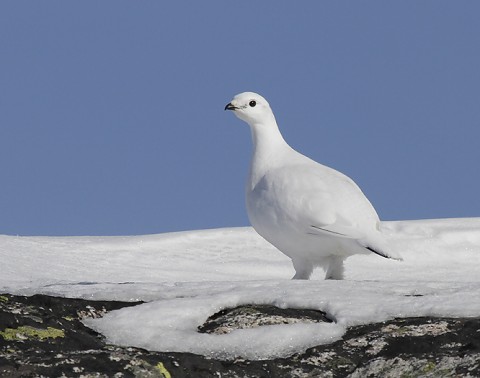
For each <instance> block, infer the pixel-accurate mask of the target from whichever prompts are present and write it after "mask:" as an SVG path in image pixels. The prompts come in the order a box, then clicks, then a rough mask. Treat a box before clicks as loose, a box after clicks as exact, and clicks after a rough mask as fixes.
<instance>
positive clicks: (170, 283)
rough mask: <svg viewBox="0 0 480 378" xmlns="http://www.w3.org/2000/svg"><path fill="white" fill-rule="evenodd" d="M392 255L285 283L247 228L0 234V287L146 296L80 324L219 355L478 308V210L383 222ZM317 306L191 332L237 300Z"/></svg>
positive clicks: (293, 346) (273, 350) (277, 349)
mask: <svg viewBox="0 0 480 378" xmlns="http://www.w3.org/2000/svg"><path fill="white" fill-rule="evenodd" d="M382 227H383V231H384V232H385V234H386V235H387V236H388V242H389V245H390V247H391V248H392V249H394V251H395V252H397V253H398V254H400V255H401V256H402V257H403V258H404V261H402V262H398V261H393V260H387V259H383V258H381V257H379V256H377V255H373V254H372V255H369V256H354V257H351V258H349V259H348V260H347V262H346V280H344V281H323V272H322V271H316V272H315V273H314V275H313V279H312V280H311V281H291V280H290V278H291V276H293V274H294V270H293V268H292V266H291V263H290V261H289V259H288V258H286V257H285V256H284V255H283V254H281V253H280V252H278V251H277V250H275V248H273V247H272V246H270V245H269V244H268V243H266V242H265V241H264V240H263V239H261V238H260V237H259V236H258V235H257V234H256V233H255V232H254V231H253V230H252V229H251V228H230V229H217V230H205V231H190V232H179V233H170V234H160V235H147V236H129V237H16V236H0V261H1V269H0V292H8V293H12V294H26V295H30V294H35V293H43V294H49V295H62V296H67V297H75V298H88V299H111V300H127V301H137V300H143V301H146V302H148V303H145V304H141V305H138V306H135V307H130V308H125V309H121V310H118V311H114V312H111V313H109V314H107V315H106V316H105V317H104V318H102V319H96V320H91V321H88V325H89V326H91V327H92V328H94V329H96V330H98V331H99V332H102V333H103V334H105V335H106V336H107V338H108V339H109V341H111V342H113V343H116V344H121V345H130V346H139V347H143V348H146V349H150V350H158V351H179V352H193V353H199V354H204V355H211V356H215V357H221V358H233V357H237V356H241V357H246V358H250V359H264V358H271V357H276V356H286V355H289V354H291V353H294V352H299V351H302V350H304V349H306V348H308V347H311V346H313V345H318V344H320V343H328V342H331V341H334V340H336V339H339V338H341V337H342V335H343V334H344V332H345V330H346V328H347V327H348V326H352V325H358V324H366V323H372V322H378V321H383V320H387V319H391V318H394V317H409V316H480V218H470V219H439V220H419V221H399V222H384V223H383V225H382ZM248 303H255V304H272V305H275V306H278V307H293V308H311V309H319V310H322V311H325V312H326V313H327V314H328V315H329V316H330V317H331V318H332V319H334V320H335V322H334V323H328V324H321V323H318V324H292V325H272V326H264V327H259V328H255V329H245V330H236V331H234V332H232V333H230V334H226V335H213V334H200V333H198V332H197V327H198V326H199V325H201V324H202V323H203V322H204V321H205V320H206V319H207V318H208V317H209V316H210V315H212V314H214V313H216V312H218V311H220V310H222V309H224V308H229V307H235V306H238V305H241V304H248Z"/></svg>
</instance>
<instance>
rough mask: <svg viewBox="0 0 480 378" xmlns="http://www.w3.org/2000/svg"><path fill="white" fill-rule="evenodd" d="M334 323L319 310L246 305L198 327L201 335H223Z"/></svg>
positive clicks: (224, 312)
mask: <svg viewBox="0 0 480 378" xmlns="http://www.w3.org/2000/svg"><path fill="white" fill-rule="evenodd" d="M322 322H326V323H332V322H333V320H331V319H330V318H328V316H327V314H326V313H325V312H323V311H319V310H310V309H294V308H279V307H275V306H270V305H244V306H239V307H235V308H228V309H225V310H222V311H220V312H217V313H216V314H214V315H212V316H210V317H209V318H208V319H207V321H206V322H205V323H204V324H202V325H201V326H199V327H198V331H199V332H201V333H214V334H217V335H223V334H226V333H230V332H232V331H233V330H236V329H246V328H257V327H261V326H266V325H278V324H295V323H322Z"/></svg>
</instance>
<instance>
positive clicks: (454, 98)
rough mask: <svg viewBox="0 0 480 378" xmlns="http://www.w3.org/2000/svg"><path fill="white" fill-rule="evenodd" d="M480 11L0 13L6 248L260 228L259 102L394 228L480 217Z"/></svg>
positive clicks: (29, 7)
mask: <svg viewBox="0 0 480 378" xmlns="http://www.w3.org/2000/svg"><path fill="white" fill-rule="evenodd" d="M479 14H480V3H479V2H478V1H460V2H452V1H441V0H426V1H421V2H418V1H396V2H393V1H363V2H357V1H328V2H327V1H322V2H319V1H305V2H284V1H280V2H279V1H262V2H254V1H243V2H225V1H208V2H184V1H178V2H158V1H141V2H140V1H120V0H115V1H109V0H103V1H95V2H94V1H81V2H80V1H60V0H58V1H43V2H38V1H21V0H15V1H2V2H1V3H0V48H1V58H0V61H1V64H0V133H1V138H0V172H1V176H0V177H1V186H0V193H1V195H0V233H1V234H19V235H130V234H146V233H159V232H167V231H177V230H189V229H202V228H213V227H228V226H244V225H247V224H248V219H247V216H246V211H245V208H244V190H243V187H244V182H245V178H246V173H247V168H248V162H249V159H250V152H251V140H250V133H249V130H248V126H247V125H246V124H244V123H243V122H241V121H240V120H238V119H236V118H235V117H234V116H233V115H232V114H231V113H229V112H224V110H223V108H224V106H225V104H226V103H228V102H229V101H230V99H231V98H232V97H233V95H235V94H237V93H239V92H243V91H255V92H259V93H260V94H262V95H264V96H265V97H266V98H267V99H268V100H269V102H270V104H271V106H272V108H273V110H274V112H275V114H276V117H277V121H278V123H279V125H280V128H281V130H282V132H283V134H284V137H285V139H286V140H287V141H288V142H289V143H290V145H292V147H294V148H296V149H297V150H299V151H301V152H302V153H304V154H306V155H308V156H310V157H311V158H313V159H315V160H317V161H319V162H322V163H323V164H326V165H329V166H331V167H333V168H335V169H338V170H340V171H342V172H344V173H346V174H347V175H349V176H350V177H352V178H353V179H354V180H355V181H356V182H357V183H358V184H359V185H360V187H361V188H362V189H363V191H364V192H365V194H366V195H367V196H368V198H369V199H370V200H371V202H372V203H373V205H374V206H375V208H376V209H377V212H378V213H379V215H380V217H381V218H382V219H384V220H397V219H418V218H440V217H472V216H480V200H479V193H480V174H479V173H478V172H479V169H478V163H479V162H480V148H479V140H480V70H479V67H480V23H479V22H478V15H479Z"/></svg>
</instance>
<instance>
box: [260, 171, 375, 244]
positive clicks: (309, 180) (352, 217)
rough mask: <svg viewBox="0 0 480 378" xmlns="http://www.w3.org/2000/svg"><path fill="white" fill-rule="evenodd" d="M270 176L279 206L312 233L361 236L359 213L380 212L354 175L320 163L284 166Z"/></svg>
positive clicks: (271, 185)
mask: <svg viewBox="0 0 480 378" xmlns="http://www.w3.org/2000/svg"><path fill="white" fill-rule="evenodd" d="M268 178H269V180H268V181H269V183H268V186H269V188H268V189H269V190H270V191H272V192H273V193H274V197H275V198H276V199H278V206H279V207H281V208H282V211H283V212H284V213H285V214H289V216H291V218H292V221H294V222H296V223H297V224H298V226H300V227H303V228H304V230H305V232H306V233H308V234H314V235H315V234H319V235H321V234H324V235H335V236H340V237H346V238H351V239H361V238H362V237H363V236H364V234H363V232H362V231H361V229H362V227H359V226H358V224H356V223H355V222H356V221H357V219H358V218H359V217H358V214H361V213H362V211H363V212H365V211H366V212H368V213H369V214H370V212H373V214H374V216H376V213H375V210H374V209H373V207H371V205H370V203H369V202H368V200H367V199H366V198H365V197H364V195H363V193H362V192H361V191H360V189H359V188H358V187H357V186H356V184H355V183H354V182H353V181H352V180H351V179H349V178H348V177H347V176H345V175H343V174H341V173H339V172H337V171H335V170H333V169H331V168H328V167H325V166H322V165H320V164H318V163H314V164H299V165H292V166H284V167H282V168H280V169H277V170H275V171H272V172H270V174H269V175H268Z"/></svg>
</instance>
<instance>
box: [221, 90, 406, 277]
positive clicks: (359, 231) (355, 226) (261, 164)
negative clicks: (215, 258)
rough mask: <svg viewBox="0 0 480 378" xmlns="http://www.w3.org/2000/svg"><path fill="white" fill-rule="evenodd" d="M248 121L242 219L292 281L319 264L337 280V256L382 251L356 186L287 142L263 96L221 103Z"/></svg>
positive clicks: (374, 221)
mask: <svg viewBox="0 0 480 378" xmlns="http://www.w3.org/2000/svg"><path fill="white" fill-rule="evenodd" d="M225 110H232V111H233V112H234V113H235V115H236V116H237V117H238V118H240V119H241V120H243V121H245V122H247V123H248V124H249V126H250V129H251V132H252V139H253V156H252V160H251V164H250V172H249V176H248V180H247V185H246V204H247V212H248V217H249V219H250V222H251V224H252V226H253V227H254V228H255V230H256V231H257V232H258V233H259V234H260V235H261V236H262V237H263V238H265V239H266V240H267V241H268V242H270V243H271V244H273V245H274V246H275V247H277V248H278V249H279V250H280V251H281V252H283V253H284V254H285V255H287V256H288V257H290V258H291V259H292V262H293V266H294V268H295V271H296V274H295V275H294V276H293V278H294V279H309V278H310V275H311V274H312V271H313V269H314V268H315V267H317V266H320V267H323V268H324V269H325V271H326V276H325V278H327V279H343V273H344V268H343V261H344V259H345V258H347V257H348V256H351V255H353V254H356V253H376V254H378V255H380V256H383V257H392V258H397V257H396V256H394V255H391V254H390V253H389V252H388V248H386V247H385V242H384V241H383V238H382V234H381V233H380V231H379V222H380V221H379V218H378V215H377V213H376V211H375V209H374V208H373V206H372V204H371V203H370V202H369V201H368V199H367V198H366V197H365V195H364V194H363V193H362V191H361V190H360V188H359V187H358V186H357V185H356V184H355V182H353V180H351V179H350V178H349V177H347V176H345V175H344V174H342V173H340V172H338V171H336V170H334V169H332V168H329V167H326V166H324V165H321V164H319V163H317V162H315V161H313V160H311V159H309V158H308V157H306V156H304V155H302V154H300V153H298V152H297V151H295V150H294V149H293V148H291V147H290V146H289V145H288V144H287V143H286V142H285V140H284V139H283V137H282V135H281V133H280V131H279V129H278V126H277V122H276V120H275V116H274V115H273V112H272V110H271V108H270V105H269V104H268V102H267V101H266V100H265V99H264V98H263V97H262V96H260V95H259V94H256V93H252V92H245V93H241V94H238V95H237V96H235V97H234V98H233V100H232V101H231V102H230V103H229V104H227V106H225Z"/></svg>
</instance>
